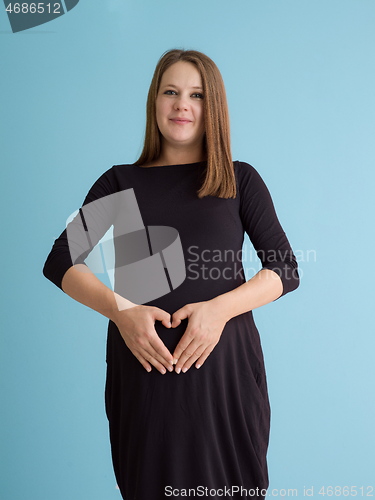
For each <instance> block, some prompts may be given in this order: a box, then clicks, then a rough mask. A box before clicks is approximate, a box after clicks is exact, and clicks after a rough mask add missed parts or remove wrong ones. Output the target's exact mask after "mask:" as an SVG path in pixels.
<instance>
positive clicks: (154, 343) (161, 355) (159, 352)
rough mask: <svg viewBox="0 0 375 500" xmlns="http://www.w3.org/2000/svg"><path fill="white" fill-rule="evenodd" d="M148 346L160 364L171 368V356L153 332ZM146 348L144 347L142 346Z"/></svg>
mask: <svg viewBox="0 0 375 500" xmlns="http://www.w3.org/2000/svg"><path fill="white" fill-rule="evenodd" d="M149 345H150V347H151V348H152V351H150V353H152V354H153V355H154V356H155V357H156V358H157V359H158V360H159V361H160V362H161V363H163V364H166V366H167V365H171V366H173V356H172V354H171V353H170V352H169V350H168V349H167V347H166V346H165V344H164V343H163V341H162V340H161V338H160V337H159V336H158V334H157V333H156V331H155V335H153V336H152V338H151V339H150V340H149ZM144 347H146V346H144Z"/></svg>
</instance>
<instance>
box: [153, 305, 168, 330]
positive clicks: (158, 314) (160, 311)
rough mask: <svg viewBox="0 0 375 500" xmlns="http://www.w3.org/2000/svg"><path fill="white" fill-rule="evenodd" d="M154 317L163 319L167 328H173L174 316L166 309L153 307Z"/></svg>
mask: <svg viewBox="0 0 375 500" xmlns="http://www.w3.org/2000/svg"><path fill="white" fill-rule="evenodd" d="M152 317H153V319H154V320H158V321H161V322H162V323H163V325H164V326H165V327H166V328H171V326H172V323H171V320H172V317H171V315H170V314H169V313H168V312H167V311H164V310H163V309H160V308H159V307H153V312H152ZM154 322H155V321H154Z"/></svg>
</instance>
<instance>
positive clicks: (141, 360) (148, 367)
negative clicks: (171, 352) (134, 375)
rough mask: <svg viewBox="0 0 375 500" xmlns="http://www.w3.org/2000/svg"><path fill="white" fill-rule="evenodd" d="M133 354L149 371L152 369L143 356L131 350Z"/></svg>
mask: <svg viewBox="0 0 375 500" xmlns="http://www.w3.org/2000/svg"><path fill="white" fill-rule="evenodd" d="M133 354H134V356H135V357H136V358H137V359H138V361H139V362H140V363H141V365H142V366H143V368H144V369H145V370H146V371H148V372H150V371H151V370H152V368H151V365H150V363H148V362H147V361H146V360H145V358H144V357H143V356H141V355H140V354H139V353H138V352H136V351H135V352H133Z"/></svg>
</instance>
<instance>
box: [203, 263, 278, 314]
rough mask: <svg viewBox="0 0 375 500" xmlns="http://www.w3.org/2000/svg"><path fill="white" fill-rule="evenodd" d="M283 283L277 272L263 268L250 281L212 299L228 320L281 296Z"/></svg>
mask: <svg viewBox="0 0 375 500" xmlns="http://www.w3.org/2000/svg"><path fill="white" fill-rule="evenodd" d="M282 293H283V284H282V281H281V279H280V277H279V275H278V274H277V273H275V272H274V271H271V270H270V269H261V270H260V271H259V272H258V273H257V274H256V275H255V276H253V277H252V278H251V279H250V280H249V281H247V282H246V283H243V284H242V285H240V286H239V287H237V288H235V289H234V290H231V291H230V292H227V293H224V294H222V295H218V296H217V297H215V298H214V299H212V300H211V302H212V303H213V304H215V305H216V307H217V309H218V310H220V311H222V314H223V316H224V317H225V318H227V320H226V321H229V320H230V319H231V318H234V317H235V316H238V315H239V314H243V313H245V312H248V311H252V310H253V309H256V308H257V307H261V306H264V305H266V304H269V303H270V302H273V301H274V300H276V299H278V298H279V297H281V295H282Z"/></svg>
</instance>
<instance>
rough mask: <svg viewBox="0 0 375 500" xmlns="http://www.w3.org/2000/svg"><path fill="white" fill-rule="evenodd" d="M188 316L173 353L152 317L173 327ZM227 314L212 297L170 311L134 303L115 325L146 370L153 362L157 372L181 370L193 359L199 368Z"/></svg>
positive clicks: (218, 336)
mask: <svg viewBox="0 0 375 500" xmlns="http://www.w3.org/2000/svg"><path fill="white" fill-rule="evenodd" d="M186 318H187V319H188V325H187V328H186V330H185V333H184V334H183V336H182V337H181V339H180V341H179V343H178V345H177V346H176V348H175V350H174V352H173V354H171V353H170V352H169V350H168V349H167V347H166V346H165V344H164V343H163V342H162V340H161V339H160V337H159V336H158V334H157V332H156V330H155V321H156V320H158V321H161V322H162V324H163V325H164V326H165V327H166V328H176V327H177V326H178V325H179V324H180V323H181V321H182V320H183V319H186ZM228 319H229V318H228V317H226V316H225V313H224V312H223V311H222V309H219V308H218V306H217V304H216V303H214V302H213V301H210V300H209V301H204V302H194V303H191V304H186V305H185V306H183V307H182V308H181V309H178V310H177V311H176V312H174V313H173V314H172V315H170V314H169V313H167V312H166V311H164V310H163V309H160V308H158V307H154V306H142V305H136V306H134V307H131V308H129V309H126V310H125V311H122V312H121V313H120V314H119V316H118V319H117V321H116V325H117V327H118V329H119V331H120V333H121V336H122V337H123V339H124V341H125V343H126V345H127V346H128V348H129V349H130V350H131V352H132V353H133V354H134V356H135V357H136V358H137V359H138V361H139V362H140V363H141V364H142V366H143V367H144V368H145V369H146V370H147V371H148V372H150V371H151V369H152V366H154V367H155V368H156V369H157V370H159V372H160V373H162V374H165V373H166V371H167V370H168V371H170V372H172V371H173V370H174V371H175V372H176V373H180V372H181V371H182V372H183V373H185V372H186V371H187V370H188V369H189V368H190V367H191V366H192V365H193V364H194V363H195V367H196V368H200V367H201V366H202V365H203V363H204V362H205V361H206V359H207V358H208V356H209V355H210V353H211V352H212V351H213V349H214V347H215V346H216V344H217V343H218V342H219V340H220V337H221V334H222V332H223V329H224V327H225V324H226V323H227V321H228Z"/></svg>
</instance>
